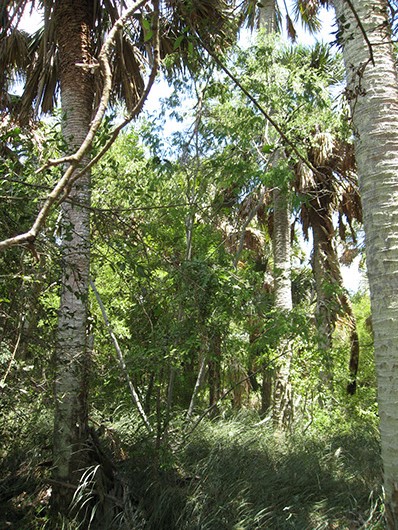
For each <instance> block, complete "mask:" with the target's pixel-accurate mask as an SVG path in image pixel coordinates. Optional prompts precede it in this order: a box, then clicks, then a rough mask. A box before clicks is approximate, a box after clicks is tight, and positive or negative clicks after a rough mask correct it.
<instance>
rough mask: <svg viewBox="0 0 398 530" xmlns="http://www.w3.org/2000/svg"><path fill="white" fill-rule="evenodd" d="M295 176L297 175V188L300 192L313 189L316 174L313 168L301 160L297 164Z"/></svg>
mask: <svg viewBox="0 0 398 530" xmlns="http://www.w3.org/2000/svg"><path fill="white" fill-rule="evenodd" d="M294 172H295V176H296V181H295V185H296V189H297V190H298V191H299V192H300V193H308V192H309V191H312V190H313V189H314V188H315V186H316V183H315V175H314V172H313V171H312V169H311V168H309V167H308V166H307V164H304V162H302V161H301V160H299V161H298V162H297V164H296V166H295V170H294Z"/></svg>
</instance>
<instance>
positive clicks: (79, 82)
mask: <svg viewBox="0 0 398 530" xmlns="http://www.w3.org/2000/svg"><path fill="white" fill-rule="evenodd" d="M90 4H91V3H90V2H89V1H88V0H84V1H81V0H79V1H77V0H63V1H62V2H57V3H56V6H55V13H54V16H55V24H56V35H57V42H58V48H59V57H60V83H61V105H62V111H63V114H64V122H63V136H64V138H65V141H66V142H67V144H68V146H69V150H70V151H73V150H74V149H75V148H76V146H78V145H80V143H81V142H82V141H83V140H84V138H85V136H86V134H87V131H88V129H89V125H90V121H91V114H92V101H93V82H92V78H91V75H90V74H89V73H87V72H86V71H85V70H84V69H83V68H82V67H81V66H78V65H79V64H80V65H81V64H82V63H89V62H90V53H89V46H90V26H91V21H92V14H91V10H90ZM83 163H84V161H83ZM69 197H70V201H68V202H67V203H63V205H62V229H63V233H62V241H61V245H62V258H61V259H62V272H63V276H62V290H61V301H60V309H59V320H58V341H57V347H56V352H55V420H54V464H55V467H54V478H55V480H56V481H57V482H56V484H59V485H58V486H57V485H55V486H54V488H53V495H52V504H53V508H54V510H56V511H59V512H61V513H64V514H66V513H67V511H68V509H69V505H70V502H71V500H72V496H73V489H71V488H67V487H63V486H62V485H61V484H68V483H69V484H76V483H78V481H79V479H80V475H81V470H82V468H84V467H85V466H86V465H87V462H88V460H87V459H88V457H87V455H88V452H87V439H88V435H89V431H88V410H87V392H88V370H89V353H88V347H87V333H86V327H87V298H88V282H89V265H90V215H89V210H88V208H87V207H88V206H89V205H90V176H89V175H85V176H84V177H82V178H81V179H79V180H78V181H77V182H76V183H75V184H74V186H73V188H72V190H71V193H70V196H69Z"/></svg>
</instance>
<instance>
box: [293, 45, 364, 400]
mask: <svg viewBox="0 0 398 530" xmlns="http://www.w3.org/2000/svg"><path fill="white" fill-rule="evenodd" d="M315 51H316V50H315ZM316 129H317V130H315V131H314V132H313V135H312V138H311V145H310V146H309V147H308V151H307V156H308V160H309V161H310V162H311V164H312V166H313V167H314V168H316V169H317V172H316V173H314V172H312V171H311V170H310V169H309V168H308V167H306V166H305V165H304V164H301V163H299V164H297V165H296V190H297V193H298V194H299V195H301V197H302V204H301V211H300V216H301V222H302V227H303V232H304V236H305V237H306V239H307V240H308V231H309V228H311V230H312V235H313V253H312V269H313V274H314V279H315V286H316V293H317V304H316V310H315V317H316V321H317V330H318V338H319V347H320V350H321V351H322V352H323V354H324V356H325V360H326V367H325V368H326V371H325V375H326V379H328V380H330V378H331V373H332V368H333V363H332V359H331V357H330V355H331V353H332V338H333V332H334V330H335V326H336V322H337V319H338V318H340V319H341V318H342V317H345V319H346V320H347V323H348V328H349V331H350V345H351V355H350V363H349V371H350V382H349V383H348V385H347V391H348V393H350V394H354V393H355V391H356V375H357V371H358V363H359V342H358V333H357V327H356V320H355V316H354V313H353V309H352V305H351V302H350V299H349V296H348V293H347V291H346V289H345V288H344V285H343V278H342V275H341V270H340V264H339V259H338V255H337V251H336V248H335V239H336V230H335V227H334V224H333V215H334V214H335V213H336V212H337V211H338V212H339V234H340V237H341V239H342V240H343V241H344V240H345V230H346V229H345V224H344V221H343V216H344V217H345V218H346V220H347V222H348V225H349V226H350V227H351V233H352V236H353V240H355V233H354V230H353V228H352V223H353V221H354V220H356V221H358V222H359V223H361V222H362V207H361V200H360V197H359V191H358V185H357V175H356V167H355V158H354V154H353V146H352V144H349V143H347V142H344V141H339V140H337V138H336V137H335V136H334V135H333V134H331V133H330V132H322V131H320V128H319V126H318V127H317V128H316Z"/></svg>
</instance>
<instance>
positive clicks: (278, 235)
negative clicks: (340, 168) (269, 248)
mask: <svg viewBox="0 0 398 530" xmlns="http://www.w3.org/2000/svg"><path fill="white" fill-rule="evenodd" d="M272 244H273V254H274V278H275V302H274V305H275V308H276V309H278V310H279V311H281V312H282V313H285V314H287V313H288V312H289V311H291V310H292V308H293V302H292V283H291V278H290V269H291V266H290V207H289V199H288V190H287V189H281V188H277V189H275V190H274V232H273V237H272ZM279 353H280V355H281V357H280V359H279V364H278V367H277V370H276V374H275V386H274V403H273V410H272V416H273V420H274V423H275V425H276V426H278V427H282V426H288V424H289V423H290V420H291V419H292V414H293V404H292V388H291V384H290V381H289V379H290V366H291V362H292V356H293V349H292V344H291V341H290V340H289V338H288V337H281V340H280V344H279V346H278V354H279Z"/></svg>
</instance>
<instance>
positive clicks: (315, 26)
mask: <svg viewBox="0 0 398 530" xmlns="http://www.w3.org/2000/svg"><path fill="white" fill-rule="evenodd" d="M320 7H321V2H319V0H297V1H296V3H295V4H294V6H293V13H294V17H295V20H296V22H297V21H298V20H301V22H302V23H303V25H304V26H305V27H306V28H307V29H308V30H309V31H310V32H311V33H317V32H318V31H319V30H320V29H321V21H320V19H319V17H318V14H319V9H320Z"/></svg>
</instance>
